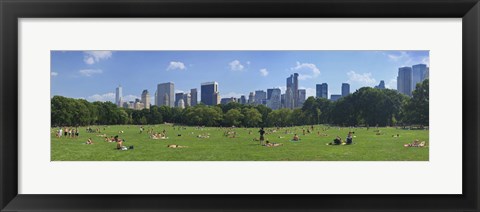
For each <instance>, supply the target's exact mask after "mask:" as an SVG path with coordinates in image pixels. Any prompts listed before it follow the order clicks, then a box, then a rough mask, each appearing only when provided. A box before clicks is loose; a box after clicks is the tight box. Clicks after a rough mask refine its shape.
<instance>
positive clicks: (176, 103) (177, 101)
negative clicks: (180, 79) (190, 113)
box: [175, 93, 185, 107]
mask: <svg viewBox="0 0 480 212" xmlns="http://www.w3.org/2000/svg"><path fill="white" fill-rule="evenodd" d="M180 100H183V93H176V94H175V107H180V106H179V104H178V103H179V102H180ZM183 103H184V104H185V102H183Z"/></svg>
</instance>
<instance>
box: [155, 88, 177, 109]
mask: <svg viewBox="0 0 480 212" xmlns="http://www.w3.org/2000/svg"><path fill="white" fill-rule="evenodd" d="M173 92H174V84H173V83H172V82H167V83H162V84H158V85H157V103H156V105H157V106H159V107H160V106H169V107H174V104H175V97H174V93H173Z"/></svg>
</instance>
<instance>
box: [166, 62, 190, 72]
mask: <svg viewBox="0 0 480 212" xmlns="http://www.w3.org/2000/svg"><path fill="white" fill-rule="evenodd" d="M185 69H187V67H186V66H185V64H183V63H182V62H178V61H171V62H170V64H169V65H168V67H167V71H170V70H185Z"/></svg>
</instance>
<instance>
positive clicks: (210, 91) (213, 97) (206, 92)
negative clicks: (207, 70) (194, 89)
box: [200, 82, 220, 105]
mask: <svg viewBox="0 0 480 212" xmlns="http://www.w3.org/2000/svg"><path fill="white" fill-rule="evenodd" d="M200 92H201V94H200V98H201V100H200V101H201V102H202V103H203V104H205V105H217V104H219V103H220V102H219V97H220V96H219V94H218V83H217V82H205V83H202V84H201V88H200Z"/></svg>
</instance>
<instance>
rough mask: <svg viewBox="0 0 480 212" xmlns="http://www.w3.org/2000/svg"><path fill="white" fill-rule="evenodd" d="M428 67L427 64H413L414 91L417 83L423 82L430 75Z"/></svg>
mask: <svg viewBox="0 0 480 212" xmlns="http://www.w3.org/2000/svg"><path fill="white" fill-rule="evenodd" d="M427 70H428V68H427V65H425V64H417V65H413V66H412V91H414V90H415V88H416V86H417V83H421V82H423V80H425V79H426V77H427V75H428V71H427Z"/></svg>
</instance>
